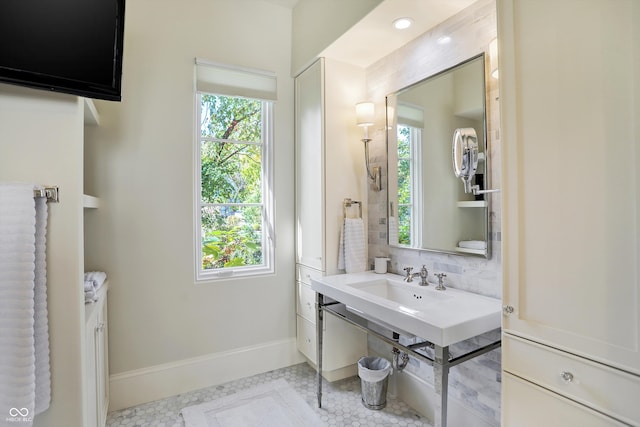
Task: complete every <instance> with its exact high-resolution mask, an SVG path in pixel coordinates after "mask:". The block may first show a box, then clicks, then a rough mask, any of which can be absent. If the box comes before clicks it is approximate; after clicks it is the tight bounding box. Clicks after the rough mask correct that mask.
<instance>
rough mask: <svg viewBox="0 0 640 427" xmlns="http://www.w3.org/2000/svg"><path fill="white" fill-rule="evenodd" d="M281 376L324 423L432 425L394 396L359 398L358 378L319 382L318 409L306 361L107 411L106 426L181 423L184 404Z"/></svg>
mask: <svg viewBox="0 0 640 427" xmlns="http://www.w3.org/2000/svg"><path fill="white" fill-rule="evenodd" d="M280 378H283V379H285V380H286V381H287V382H288V383H289V385H291V387H292V388H294V389H295V390H296V391H297V392H298V393H299V394H300V396H302V398H303V399H304V400H305V401H306V402H307V403H308V404H309V406H310V407H311V408H313V410H314V411H315V412H316V413H317V414H318V416H319V417H320V419H321V420H322V421H323V423H324V424H325V425H327V426H331V427H333V426H335V427H342V426H349V427H396V426H403V427H422V426H425V427H430V426H431V424H430V423H429V421H428V420H427V419H426V418H423V417H422V416H421V415H419V414H418V413H417V412H416V411H414V410H413V409H412V408H410V407H409V406H408V405H407V404H405V403H404V402H402V401H400V400H398V399H390V398H387V407H386V408H385V409H383V410H380V411H374V410H370V409H367V408H365V407H364V406H363V405H362V402H361V394H360V378H358V377H353V378H347V379H344V380H341V381H336V382H334V383H328V382H326V381H324V383H323V396H322V406H323V407H322V408H321V409H319V408H318V407H317V400H316V373H315V371H314V370H313V369H312V368H311V367H310V366H309V365H307V364H306V363H302V364H299V365H294V366H289V367H287V368H282V369H277V370H274V371H270V372H265V373H263V374H258V375H254V376H251V377H247V378H242V379H239V380H236V381H231V382H228V383H225V384H221V385H218V386H213V387H209V388H204V389H200V390H195V391H191V392H189V393H184V394H180V395H177V396H172V397H169V398H166V399H162V400H157V401H155V402H150V403H145V404H143V405H139V406H135V407H132V408H127V409H122V410H120V411H114V412H111V413H109V415H108V417H107V426H108V427H183V426H184V423H183V420H182V417H181V416H180V410H181V409H182V408H184V407H186V406H191V405H196V404H199V403H203V402H207V401H211V400H215V399H217V398H219V397H222V396H227V395H230V394H233V393H236V392H238V391H241V390H246V389H249V388H252V387H255V386H257V385H259V384H264V383H267V382H271V381H274V380H277V379H280Z"/></svg>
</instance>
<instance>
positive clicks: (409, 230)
mask: <svg viewBox="0 0 640 427" xmlns="http://www.w3.org/2000/svg"><path fill="white" fill-rule="evenodd" d="M423 126H424V111H423V110H422V109H421V108H420V107H416V106H413V105H409V104H405V103H402V104H399V105H398V126H397V130H398V133H397V142H398V146H397V150H398V153H397V154H398V244H399V245H402V246H411V247H419V246H420V245H421V235H422V218H421V216H420V215H421V213H420V210H419V209H418V206H421V204H422V196H421V193H420V189H421V187H422V186H421V182H422V162H421V161H420V158H421V156H422V149H421V148H422V128H423Z"/></svg>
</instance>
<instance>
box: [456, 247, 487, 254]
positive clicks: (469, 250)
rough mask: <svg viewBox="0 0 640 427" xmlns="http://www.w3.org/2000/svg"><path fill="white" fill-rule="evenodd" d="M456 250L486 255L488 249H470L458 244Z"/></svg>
mask: <svg viewBox="0 0 640 427" xmlns="http://www.w3.org/2000/svg"><path fill="white" fill-rule="evenodd" d="M456 252H464V253H466V254H476V255H485V254H486V252H487V251H486V249H469V248H461V247H459V246H456Z"/></svg>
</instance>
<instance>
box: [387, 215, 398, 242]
mask: <svg viewBox="0 0 640 427" xmlns="http://www.w3.org/2000/svg"><path fill="white" fill-rule="evenodd" d="M389 244H390V245H397V244H398V220H397V219H396V217H395V216H390V217H389Z"/></svg>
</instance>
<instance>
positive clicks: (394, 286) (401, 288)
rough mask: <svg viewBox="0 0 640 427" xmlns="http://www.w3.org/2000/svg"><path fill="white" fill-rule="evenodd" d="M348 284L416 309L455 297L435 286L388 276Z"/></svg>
mask: <svg viewBox="0 0 640 427" xmlns="http://www.w3.org/2000/svg"><path fill="white" fill-rule="evenodd" d="M347 286H349V287H351V288H354V289H357V290H360V291H362V292H366V293H368V294H371V295H372V296H374V297H379V298H382V299H387V300H389V301H393V302H396V303H398V304H400V305H401V306H403V307H408V308H412V309H415V310H422V309H425V308H427V307H428V306H430V305H433V304H437V303H439V302H442V301H446V300H450V299H451V298H453V296H451V295H448V294H446V293H445V292H441V291H435V290H433V286H431V287H426V286H420V287H417V286H415V284H409V283H405V282H403V281H402V280H400V281H397V280H390V279H387V278H383V279H378V280H373V281H371V282H356V283H350V284H348V285H347Z"/></svg>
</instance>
